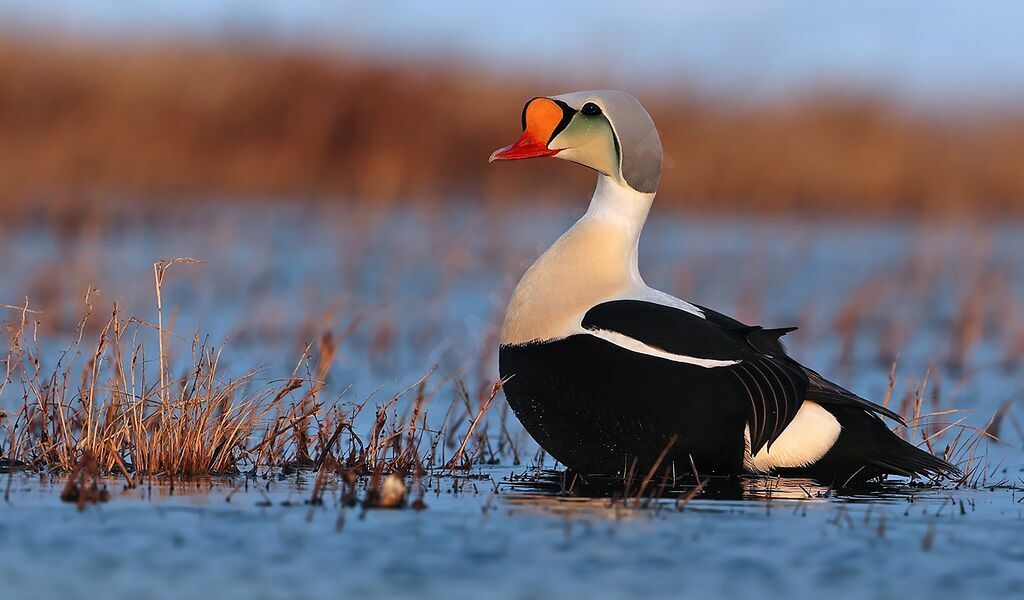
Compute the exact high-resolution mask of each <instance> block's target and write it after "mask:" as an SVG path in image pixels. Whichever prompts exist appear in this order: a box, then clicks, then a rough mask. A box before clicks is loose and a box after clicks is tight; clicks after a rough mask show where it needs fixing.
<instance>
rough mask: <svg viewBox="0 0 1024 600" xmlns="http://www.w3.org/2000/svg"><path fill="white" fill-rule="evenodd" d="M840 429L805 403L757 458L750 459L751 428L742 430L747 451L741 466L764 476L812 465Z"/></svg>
mask: <svg viewBox="0 0 1024 600" xmlns="http://www.w3.org/2000/svg"><path fill="white" fill-rule="evenodd" d="M842 429H843V428H842V426H841V425H840V424H839V421H837V420H836V418H835V417H834V416H832V413H830V412H828V411H827V410H825V409H824V408H822V407H821V406H819V405H818V404H817V403H815V402H811V401H810V400H804V403H803V404H801V405H800V410H798V411H797V413H796V416H795V417H793V420H792V421H790V423H789V425H787V426H786V428H785V429H783V430H782V433H781V434H780V435H779V437H778V438H777V439H776V440H775V441H774V442H772V444H771V447H772V448H771V451H769V450H768V446H765V447H763V448H761V450H760V451H759V452H758V453H757V455H756V456H750V429H749V428H744V432H743V435H744V436H745V437H746V444H747V450H746V456H745V457H744V459H743V466H745V467H746V468H747V470H748V471H752V472H754V473H767V472H768V471H771V470H772V469H775V468H780V467H782V468H785V467H806V466H808V465H812V464H814V463H815V462H817V461H818V460H820V459H821V457H822V456H825V453H826V452H828V451H829V450H831V449H832V446H834V445H835V443H836V440H838V439H839V433H840V432H841V431H842Z"/></svg>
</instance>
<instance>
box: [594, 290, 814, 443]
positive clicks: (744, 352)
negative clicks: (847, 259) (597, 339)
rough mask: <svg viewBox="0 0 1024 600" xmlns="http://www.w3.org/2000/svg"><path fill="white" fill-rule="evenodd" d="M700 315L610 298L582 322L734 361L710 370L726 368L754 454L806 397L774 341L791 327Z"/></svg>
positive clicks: (801, 380) (804, 380)
mask: <svg viewBox="0 0 1024 600" xmlns="http://www.w3.org/2000/svg"><path fill="white" fill-rule="evenodd" d="M705 314H706V315H709V316H708V318H702V317H700V316H698V315H694V314H691V313H689V312H686V311H683V310H680V309H677V308H673V307H671V306H664V305H661V304H655V303H653V302H644V301H642V300H613V301H611V302H605V303H603V304H599V305H597V306H595V307H593V308H591V309H590V310H589V311H587V314H586V315H584V317H583V323H582V324H583V327H584V328H585V329H588V330H607V331H614V332H617V333H619V334H622V335H625V336H628V337H630V338H632V339H635V340H638V341H640V342H643V343H644V344H646V345H648V346H653V347H655V348H658V349H660V350H663V351H665V352H670V353H672V354H677V355H683V356H688V357H692V358H699V359H708V360H731V361H737V362H736V364H734V365H729V366H723V367H716V368H722V369H727V370H728V371H729V372H730V373H731V374H732V375H733V377H735V378H736V380H737V382H738V387H739V388H740V389H741V390H742V391H743V392H744V394H745V396H746V400H747V404H748V422H747V425H748V426H749V428H750V451H751V453H752V454H757V452H758V451H759V450H760V449H761V448H762V447H763V446H765V445H768V446H769V448H770V447H771V443H772V442H774V441H775V440H776V439H777V438H778V437H779V435H781V434H782V431H783V430H784V429H785V428H786V426H788V425H789V423H790V422H791V421H792V420H793V417H795V416H796V413H797V411H798V410H800V405H801V404H803V401H804V398H805V397H806V396H807V389H808V384H809V382H808V377H807V375H806V374H805V373H804V371H803V369H802V368H801V367H800V365H798V364H797V363H796V362H795V361H793V360H792V359H790V358H789V357H787V356H786V354H785V351H784V349H783V348H782V344H781V343H780V342H779V337H781V336H782V335H784V334H785V333H787V332H789V331H792V329H763V328H761V327H751V326H747V325H744V324H742V323H740V322H739V321H736V320H734V319H731V318H729V317H726V316H725V315H721V314H719V313H714V312H713V311H707V312H706V313H705Z"/></svg>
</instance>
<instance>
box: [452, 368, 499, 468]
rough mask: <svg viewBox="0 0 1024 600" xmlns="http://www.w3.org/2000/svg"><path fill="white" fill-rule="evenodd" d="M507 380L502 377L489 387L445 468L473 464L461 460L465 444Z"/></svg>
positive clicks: (467, 466)
mask: <svg viewBox="0 0 1024 600" xmlns="http://www.w3.org/2000/svg"><path fill="white" fill-rule="evenodd" d="M507 381H508V379H502V380H500V381H498V382H496V383H495V384H494V385H493V386H492V387H491V393H490V394H489V395H488V396H487V398H486V400H484V401H483V402H482V403H481V404H480V409H479V410H478V411H477V413H476V416H475V417H473V420H472V421H471V422H470V424H469V429H467V430H466V435H465V436H464V437H463V438H462V443H461V444H460V445H459V449H458V450H456V451H455V454H454V455H452V458H451V459H450V460H449V461H448V464H446V465H445V468H446V469H448V470H455V469H468V468H469V467H471V466H472V464H473V461H472V460H468V461H464V460H463V458H464V453H465V451H466V446H467V444H469V440H470V438H471V437H472V436H473V431H474V430H476V427H477V425H478V424H479V423H480V420H481V419H482V418H483V416H484V414H485V413H486V412H487V409H488V408H490V406H491V402H493V401H494V398H495V396H497V395H498V392H500V391H501V389H502V387H504V385H505V383H506V382H507Z"/></svg>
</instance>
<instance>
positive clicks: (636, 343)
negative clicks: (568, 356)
mask: <svg viewBox="0 0 1024 600" xmlns="http://www.w3.org/2000/svg"><path fill="white" fill-rule="evenodd" d="M581 333H587V334H590V335H592V336H594V337H596V338H600V339H602V340H604V341H606V342H611V343H613V344H615V345H616V346H618V347H620V348H625V349H626V350H629V351H630V352H637V353H639V354H646V355H648V356H654V357H657V358H664V359H665V360H671V361H674V362H678V363H686V364H688V365H696V366H698V367H704V368H706V369H712V368H714V367H728V366H730V365H734V364H736V363H738V362H740V361H738V360H715V359H711V358H697V357H695V356H686V355H685V354H673V353H671V352H667V351H665V350H662V349H661V348H657V347H655V346H650V345H648V344H645V343H643V342H641V341H640V340H636V339H633V338H631V337H629V336H628V335H623V334H621V333H619V332H617V331H609V330H607V329H584V330H582V331H581ZM798 416H799V413H798Z"/></svg>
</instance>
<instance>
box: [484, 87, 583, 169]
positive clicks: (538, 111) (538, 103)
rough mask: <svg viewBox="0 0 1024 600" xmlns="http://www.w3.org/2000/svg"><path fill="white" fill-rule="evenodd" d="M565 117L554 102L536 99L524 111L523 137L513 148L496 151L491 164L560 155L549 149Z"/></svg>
mask: <svg viewBox="0 0 1024 600" xmlns="http://www.w3.org/2000/svg"><path fill="white" fill-rule="evenodd" d="M564 116H565V113H564V112H563V111H562V107H561V106H559V105H558V104H557V103H556V102H555V101H554V100H551V99H548V98H534V99H533V100H531V101H530V102H529V103H528V104H527V105H526V110H525V111H523V125H524V128H523V135H522V136H521V137H520V138H519V140H518V141H517V142H516V143H514V144H512V145H511V146H505V147H504V148H500V149H498V150H495V151H494V154H492V155H491V158H490V162H494V161H496V160H518V159H521V158H536V157H539V156H554V155H556V154H558V152H559V151H558V150H552V149H550V148H548V142H550V141H551V138H552V134H554V132H555V129H556V128H557V127H558V125H559V124H560V123H561V122H562V119H563V118H564Z"/></svg>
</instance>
